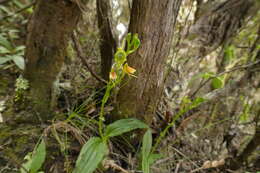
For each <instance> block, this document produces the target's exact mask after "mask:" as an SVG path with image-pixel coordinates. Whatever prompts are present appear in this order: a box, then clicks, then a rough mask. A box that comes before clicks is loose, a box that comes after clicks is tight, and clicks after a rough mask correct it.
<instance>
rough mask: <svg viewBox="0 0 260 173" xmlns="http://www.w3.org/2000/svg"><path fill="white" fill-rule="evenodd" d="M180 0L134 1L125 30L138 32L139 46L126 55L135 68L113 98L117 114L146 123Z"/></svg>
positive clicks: (157, 97)
mask: <svg viewBox="0 0 260 173" xmlns="http://www.w3.org/2000/svg"><path fill="white" fill-rule="evenodd" d="M180 4H181V0H161V1H155V0H142V1H140V0H134V1H133V7H132V12H131V19H130V26H129V32H131V33H138V35H139V38H140V40H141V46H140V48H139V49H138V50H137V51H136V52H135V53H133V54H132V55H130V56H129V57H128V64H129V65H130V66H131V67H133V68H135V69H136V70H137V73H136V75H137V78H131V80H130V81H129V82H127V84H126V85H124V86H122V87H121V89H120V91H119V93H118V97H117V102H118V104H117V111H118V117H116V118H125V117H136V118H139V119H142V120H144V121H146V122H147V123H150V122H151V121H152V118H153V116H154V113H155V110H156V107H157V104H158V103H159V101H160V98H161V94H162V90H163V86H164V83H163V82H164V68H165V63H166V59H167V57H168V55H169V52H170V48H171V46H172V38H173V30H174V25H175V21H176V18H177V15H178V11H179V7H180Z"/></svg>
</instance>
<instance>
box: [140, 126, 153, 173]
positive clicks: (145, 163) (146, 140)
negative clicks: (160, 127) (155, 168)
mask: <svg viewBox="0 0 260 173" xmlns="http://www.w3.org/2000/svg"><path fill="white" fill-rule="evenodd" d="M151 148H152V132H151V130H150V129H148V130H147V131H146V133H145V134H144V137H143V145H142V171H143V173H149V172H150V162H149V156H150V153H151Z"/></svg>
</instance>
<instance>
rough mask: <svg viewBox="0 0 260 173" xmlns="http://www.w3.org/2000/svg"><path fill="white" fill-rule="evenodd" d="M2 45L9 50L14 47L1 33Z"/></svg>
mask: <svg viewBox="0 0 260 173" xmlns="http://www.w3.org/2000/svg"><path fill="white" fill-rule="evenodd" d="M0 45H2V46H3V47H5V48H6V49H8V50H12V49H13V47H12V45H11V43H10V42H9V41H8V40H7V39H6V38H5V37H4V36H2V35H0Z"/></svg>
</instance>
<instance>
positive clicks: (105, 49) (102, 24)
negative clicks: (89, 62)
mask: <svg viewBox="0 0 260 173" xmlns="http://www.w3.org/2000/svg"><path fill="white" fill-rule="evenodd" d="M96 2H97V16H98V27H99V31H100V37H101V40H100V45H99V47H100V54H101V75H102V77H103V79H105V80H107V81H108V80H109V72H110V70H111V66H112V60H113V56H114V51H115V49H116V40H115V39H114V37H113V33H112V26H111V22H110V20H111V17H112V16H111V6H110V1H108V0H97V1H96Z"/></svg>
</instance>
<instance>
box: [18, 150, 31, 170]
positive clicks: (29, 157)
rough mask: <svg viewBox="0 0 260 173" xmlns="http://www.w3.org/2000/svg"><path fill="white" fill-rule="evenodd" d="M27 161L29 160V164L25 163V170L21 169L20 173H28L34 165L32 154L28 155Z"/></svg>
mask: <svg viewBox="0 0 260 173" xmlns="http://www.w3.org/2000/svg"><path fill="white" fill-rule="evenodd" d="M24 159H25V160H27V162H25V163H23V164H22V166H23V168H20V172H21V173H28V172H29V170H30V168H31V165H32V158H31V153H28V154H27V155H26V156H25V157H24ZM24 169H26V170H27V171H25V170H24Z"/></svg>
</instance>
